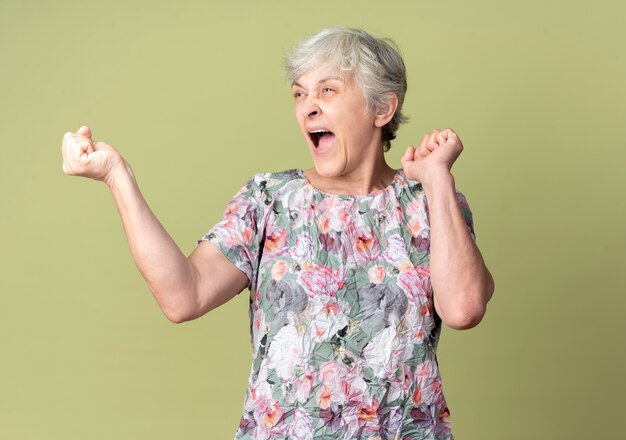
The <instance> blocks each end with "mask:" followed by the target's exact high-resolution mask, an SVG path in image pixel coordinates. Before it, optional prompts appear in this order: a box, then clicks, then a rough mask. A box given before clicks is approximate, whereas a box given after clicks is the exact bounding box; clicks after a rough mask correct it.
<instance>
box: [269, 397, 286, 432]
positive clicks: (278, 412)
mask: <svg viewBox="0 0 626 440" xmlns="http://www.w3.org/2000/svg"><path fill="white" fill-rule="evenodd" d="M284 414H285V410H284V409H283V408H281V407H280V405H279V404H278V402H277V401H274V404H273V405H272V406H271V407H269V408H267V410H266V411H265V415H264V422H265V426H266V427H268V428H271V427H272V426H276V424H277V423H278V422H279V421H280V419H281V418H282V417H283V415H284Z"/></svg>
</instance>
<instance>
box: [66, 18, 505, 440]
mask: <svg viewBox="0 0 626 440" xmlns="http://www.w3.org/2000/svg"><path fill="white" fill-rule="evenodd" d="M286 70H287V77H288V78H289V80H290V81H291V86H292V90H293V96H294V102H295V114H296V120H297V123H298V126H299V128H300V130H301V131H302V134H303V136H304V139H305V141H306V146H307V148H308V149H309V151H310V153H311V156H312V157H313V164H314V167H313V168H311V169H308V170H304V171H303V170H300V169H292V170H287V171H282V172H273V173H262V174H257V175H255V176H254V177H252V178H251V179H250V180H249V181H248V182H247V183H246V184H245V185H244V186H243V187H242V188H241V190H240V191H239V192H238V193H237V194H236V196H235V197H234V198H233V200H232V201H231V202H230V204H229V205H228V207H227V209H226V211H225V213H224V217H223V220H222V221H220V222H219V223H218V224H217V225H215V226H214V227H213V228H212V229H211V230H210V231H209V232H208V233H207V234H206V235H205V236H203V237H202V239H201V240H199V242H198V246H197V247H196V248H195V250H194V251H193V252H192V253H191V255H189V257H185V255H183V253H182V252H181V251H180V249H179V248H178V247H177V246H176V244H175V243H174V242H173V241H172V239H171V238H170V236H169V235H168V233H167V232H166V231H165V229H163V227H162V226H161V225H160V223H159V222H158V220H157V219H156V217H155V216H154V215H153V213H152V212H151V211H150V208H149V207H148V205H147V204H146V202H145V201H144V199H143V197H142V195H141V193H140V191H139V188H138V186H137V184H136V181H135V178H134V176H133V173H132V171H131V168H130V166H129V165H128V163H126V162H125V161H124V159H123V158H122V157H121V155H120V154H119V153H118V152H117V151H116V150H114V149H113V148H112V147H110V146H109V145H107V144H105V143H103V142H100V141H94V140H93V139H92V135H91V131H90V130H89V128H87V127H81V128H80V129H79V130H78V131H77V132H76V133H67V134H66V135H65V137H64V139H63V158H64V163H63V167H64V171H65V172H66V173H67V174H70V175H80V176H86V177H90V178H93V179H98V180H102V181H104V182H105V183H106V184H107V186H108V187H109V188H110V190H111V192H112V194H113V197H114V199H115V202H116V204H117V207H118V208H119V212H120V215H121V217H122V221H123V224H124V229H125V231H126V234H127V236H128V241H129V244H130V248H131V251H132V255H133V257H134V259H135V261H136V263H137V266H138V268H139V270H140V271H141V273H142V275H143V276H144V278H145V279H146V281H147V283H148V285H149V287H150V289H151V290H152V292H153V294H154V296H155V298H156V300H157V301H158V303H159V305H160V306H161V308H162V310H163V312H164V313H165V315H166V316H167V317H168V318H169V319H170V320H171V321H173V322H177V323H178V322H183V321H187V320H191V319H195V318H197V317H199V316H202V315H203V314H205V313H207V312H208V311H210V310H212V309H214V308H215V307H218V306H219V305H221V304H223V303H225V302H226V301H228V300H229V299H231V298H233V297H234V296H235V295H237V294H238V293H239V292H241V291H242V290H243V289H244V288H246V287H247V288H249V289H250V319H251V332H252V343H253V350H254V361H253V364H252V370H251V373H250V378H249V383H248V390H247V396H246V399H245V405H244V413H243V416H242V418H241V423H240V425H239V428H238V430H237V434H236V438H237V439H270V438H271V439H302V440H304V439H331V438H332V439H356V438H358V439H448V438H451V434H450V425H449V414H450V413H449V411H448V408H447V405H446V402H445V399H444V396H443V394H442V389H441V379H440V375H439V370H438V368H437V357H436V349H437V342H438V339H439V334H440V331H441V323H442V322H443V323H445V324H446V325H448V326H449V327H452V328H455V329H465V328H470V327H473V326H475V325H477V324H478V323H479V322H480V320H481V318H482V317H483V315H484V313H485V308H486V304H487V302H488V301H489V299H490V297H491V295H492V292H493V280H492V277H491V275H490V274H489V271H488V270H487V268H486V267H485V264H484V262H483V259H482V257H481V255H480V252H479V250H478V248H477V247H476V245H475V244H474V240H473V238H474V233H473V224H472V216H471V213H470V210H469V207H468V205H467V202H466V200H465V198H464V197H463V196H462V195H461V194H460V193H458V192H456V189H455V185H454V178H453V176H452V174H451V173H450V169H451V167H452V164H453V163H454V161H455V160H456V158H457V157H458V156H459V154H460V153H461V150H462V149H463V146H462V144H461V141H460V140H459V137H458V136H457V134H456V133H455V132H454V131H452V130H450V129H446V130H434V131H432V132H431V133H428V134H426V135H424V137H423V138H422V140H421V142H420V144H419V145H418V146H417V147H413V146H411V147H409V148H408V149H407V150H406V152H405V153H404V155H403V156H402V159H401V162H402V169H398V170H396V169H393V168H392V167H390V166H389V165H388V164H387V163H386V161H385V157H384V152H385V151H387V150H388V149H389V148H390V145H391V144H390V142H391V140H393V139H394V138H395V134H396V131H397V129H398V126H399V124H400V123H401V122H403V120H404V119H405V118H404V116H403V115H402V112H401V108H402V102H403V100H404V95H405V91H406V74H405V68H404V63H403V61H402V58H401V57H400V55H399V54H398V52H397V51H396V50H395V49H394V48H393V47H392V46H391V45H390V44H389V43H387V42H386V41H384V40H380V39H377V38H374V37H372V36H371V35H369V34H367V33H366V32H363V31H360V30H353V29H326V30H323V31H321V32H319V33H317V34H316V35H314V36H312V37H310V38H309V39H307V40H306V41H304V42H303V43H301V44H300V45H299V46H298V47H297V48H296V49H295V50H294V51H293V53H291V54H290V55H289V56H288V57H287V59H286Z"/></svg>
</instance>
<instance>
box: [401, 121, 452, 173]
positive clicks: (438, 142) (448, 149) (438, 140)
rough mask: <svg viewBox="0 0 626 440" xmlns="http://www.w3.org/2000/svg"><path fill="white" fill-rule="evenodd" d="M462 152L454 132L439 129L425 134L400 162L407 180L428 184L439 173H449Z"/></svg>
mask: <svg viewBox="0 0 626 440" xmlns="http://www.w3.org/2000/svg"><path fill="white" fill-rule="evenodd" d="M461 151H463V144H462V143H461V139H459V136H458V135H457V134H456V133H455V132H454V131H453V130H451V129H449V128H446V129H445V130H438V129H437V130H433V131H431V132H430V133H428V134H425V135H424V136H423V137H422V141H421V142H420V144H419V146H418V147H417V148H415V147H414V146H413V145H411V146H410V147H409V148H407V150H406V152H405V153H404V154H403V155H402V157H401V158H400V162H401V163H402V168H403V170H404V174H405V175H406V176H407V178H409V179H411V180H417V181H419V182H421V183H422V184H424V183H426V184H427V183H429V179H431V178H434V176H436V175H437V173H439V174H441V173H449V172H450V169H451V168H452V164H453V163H454V161H455V160H456V159H457V157H459V154H461Z"/></svg>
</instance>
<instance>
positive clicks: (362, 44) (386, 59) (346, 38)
mask: <svg viewBox="0 0 626 440" xmlns="http://www.w3.org/2000/svg"><path fill="white" fill-rule="evenodd" d="M319 67H326V68H330V69H334V70H337V71H338V72H341V73H343V72H348V73H352V74H353V75H354V78H355V80H356V82H357V84H358V85H359V87H361V90H363V94H364V96H365V100H366V102H367V104H368V105H369V106H370V107H371V108H373V109H376V110H381V109H384V108H385V107H386V106H387V105H388V104H389V94H390V93H393V94H394V95H396V96H397V98H398V108H397V109H396V112H395V113H394V115H393V117H392V118H391V120H390V121H389V122H388V123H387V124H386V125H385V126H384V127H383V129H382V138H383V150H384V151H389V149H390V148H391V141H392V140H393V139H395V138H396V132H397V131H398V127H399V126H400V124H401V123H403V122H406V121H407V120H408V118H407V117H406V116H405V115H404V114H403V113H402V104H403V102H404V95H405V94H406V88H407V84H406V68H405V66H404V61H403V60H402V57H401V56H400V54H399V53H398V49H397V46H396V45H395V43H394V42H393V41H391V40H389V39H379V38H376V37H373V36H371V35H370V34H368V33H367V32H365V31H363V30H361V29H350V28H339V29H322V30H321V31H319V32H318V33H316V34H314V35H312V36H311V37H309V38H307V39H306V40H304V41H303V42H301V43H300V44H299V45H298V46H296V48H295V49H294V50H293V52H291V53H290V54H289V55H287V56H286V57H285V75H286V77H287V80H288V81H291V82H294V81H296V80H297V79H298V78H299V77H300V76H302V75H304V74H305V73H308V72H310V71H312V70H315V69H317V68H319Z"/></svg>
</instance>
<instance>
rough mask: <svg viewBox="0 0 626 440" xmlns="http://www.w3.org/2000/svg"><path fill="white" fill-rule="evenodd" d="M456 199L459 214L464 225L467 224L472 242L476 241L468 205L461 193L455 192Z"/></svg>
mask: <svg viewBox="0 0 626 440" xmlns="http://www.w3.org/2000/svg"><path fill="white" fill-rule="evenodd" d="M456 198H457V200H458V202H459V207H460V208H461V213H462V214H463V218H464V219H465V223H466V224H467V229H468V230H469V233H470V235H471V236H472V240H474V241H476V233H475V232H474V219H473V217H472V211H471V210H470V207H469V204H468V203H467V199H466V198H465V196H464V195H463V193H461V192H459V191H457V192H456Z"/></svg>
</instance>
